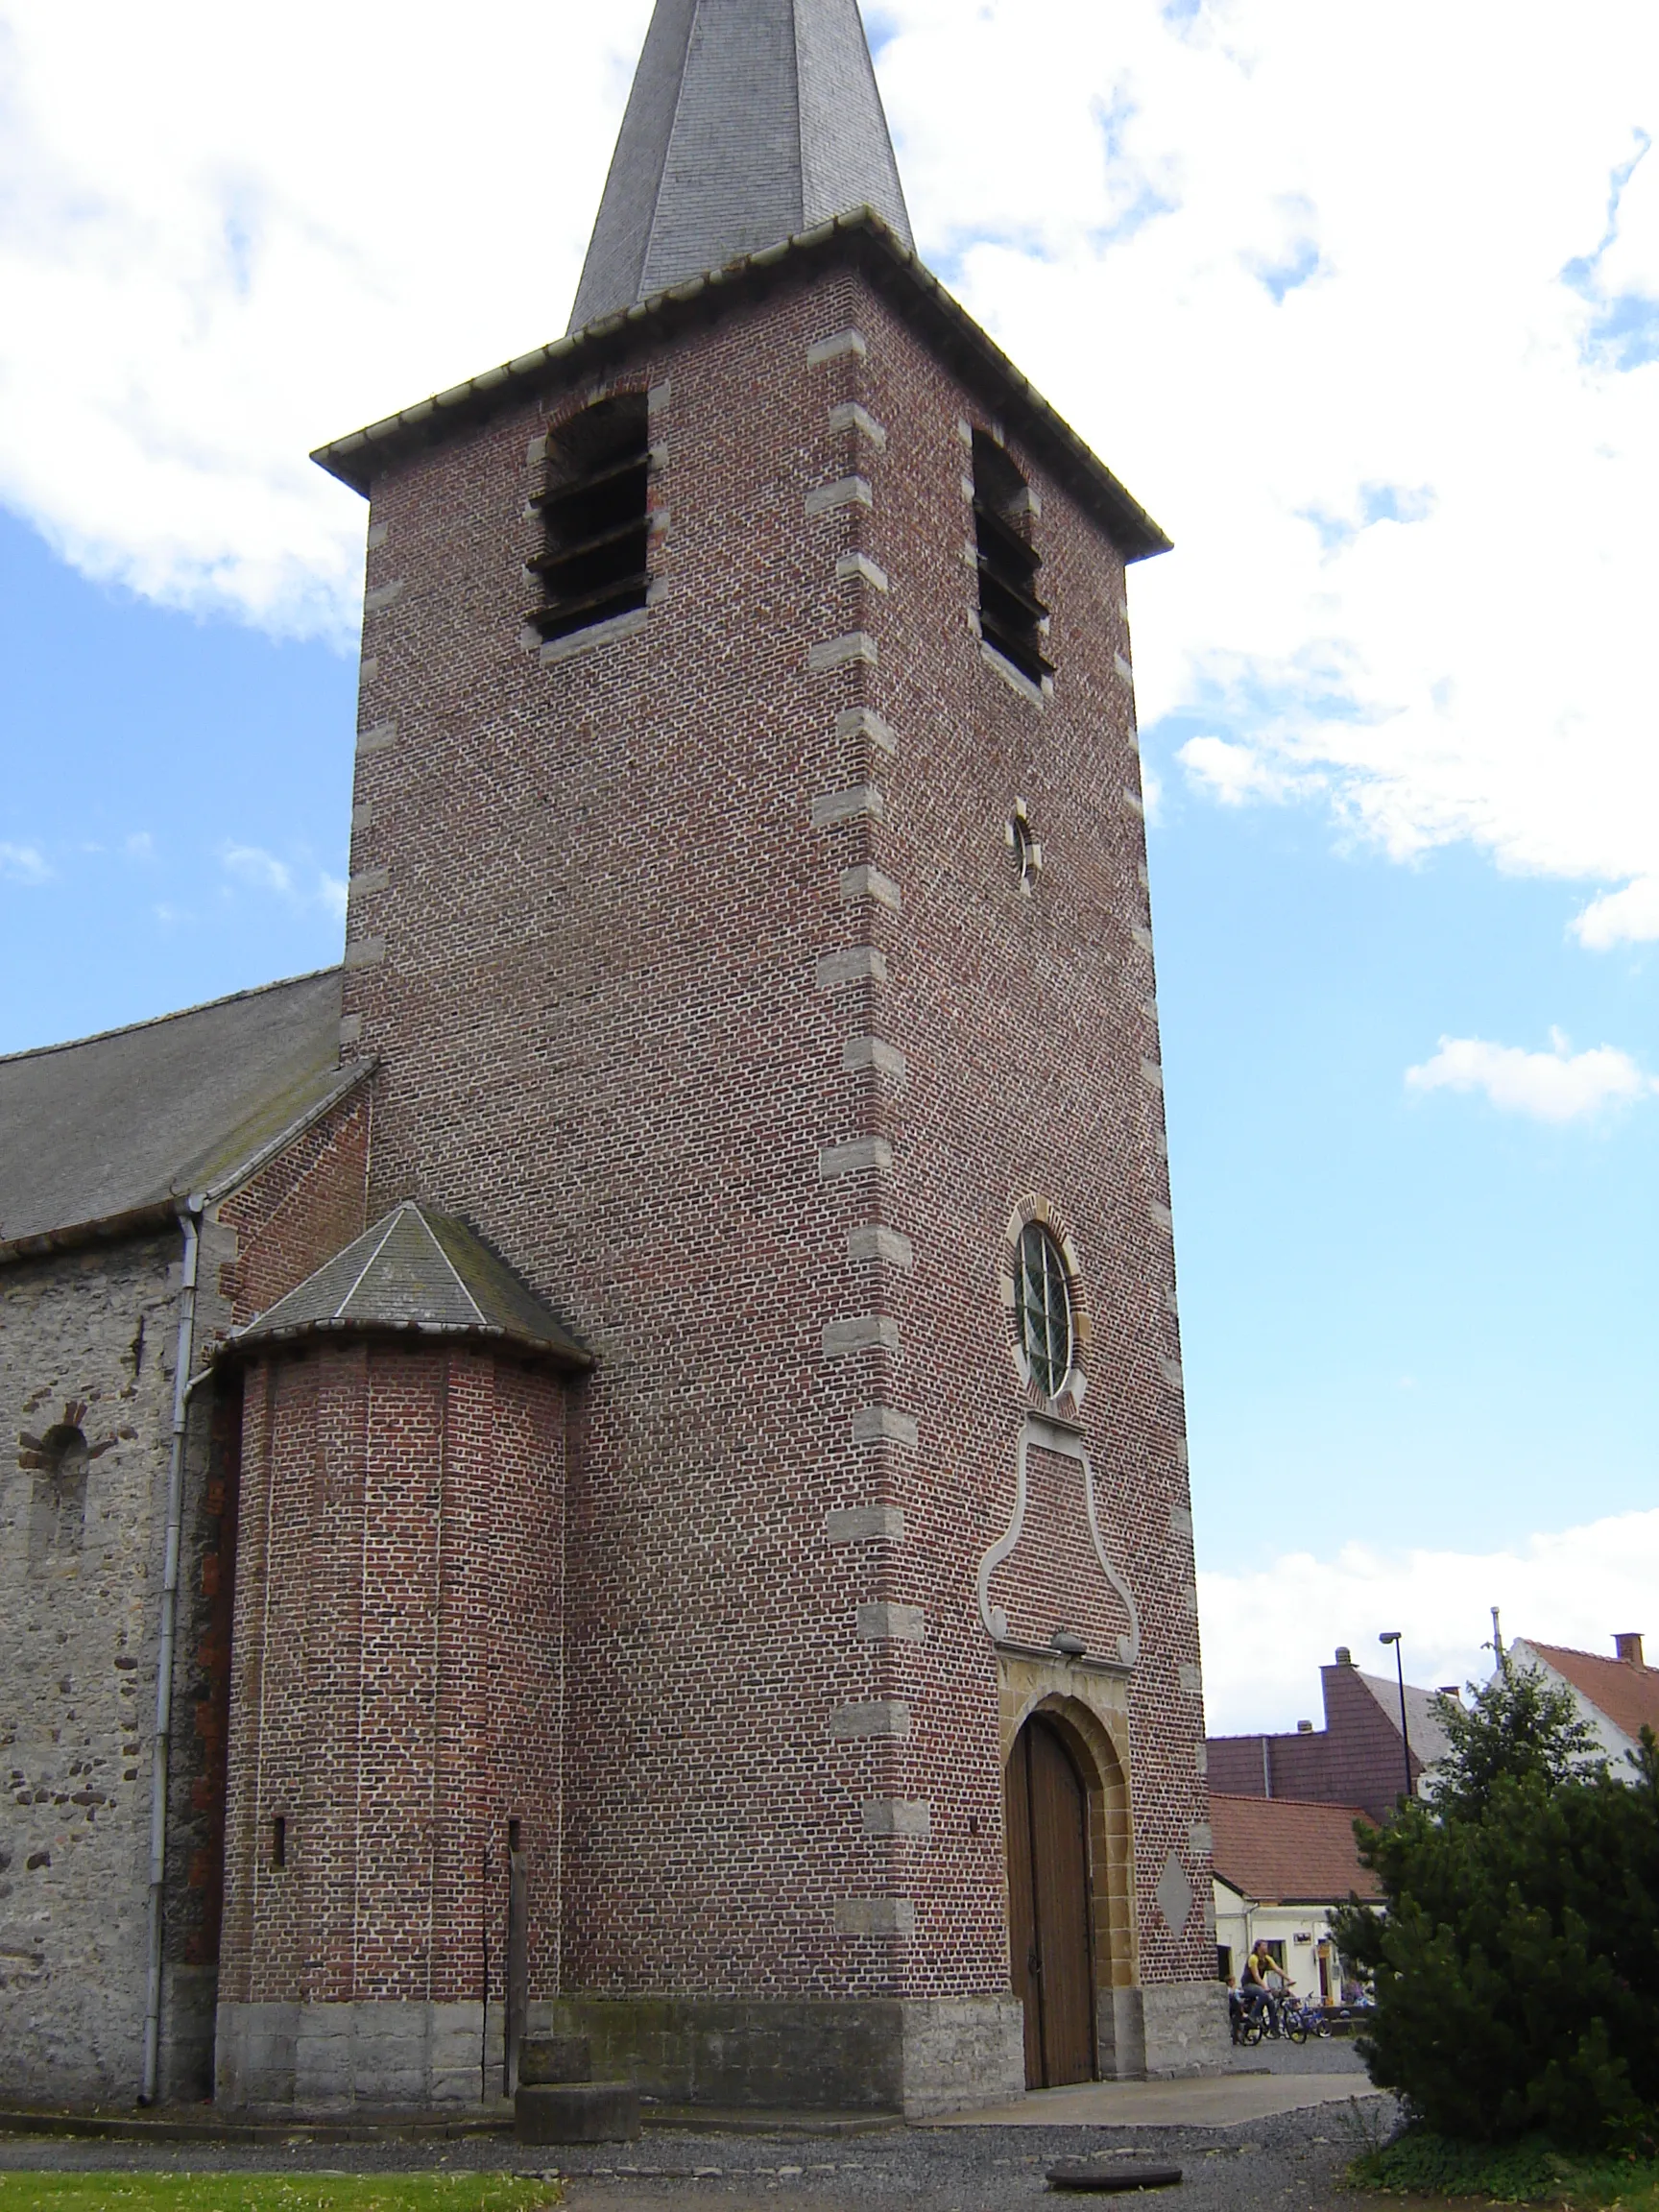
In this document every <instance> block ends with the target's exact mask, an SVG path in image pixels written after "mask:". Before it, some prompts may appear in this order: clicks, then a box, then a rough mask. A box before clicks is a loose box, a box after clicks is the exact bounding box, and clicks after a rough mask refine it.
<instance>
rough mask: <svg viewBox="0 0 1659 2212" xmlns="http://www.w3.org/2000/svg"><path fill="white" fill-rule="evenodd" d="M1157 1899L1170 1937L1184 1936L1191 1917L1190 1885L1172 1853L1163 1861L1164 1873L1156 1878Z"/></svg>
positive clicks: (1182, 1868)
mask: <svg viewBox="0 0 1659 2212" xmlns="http://www.w3.org/2000/svg"><path fill="white" fill-rule="evenodd" d="M1157 1898H1158V1910H1159V1911H1160V1912H1162V1913H1163V1915H1164V1924H1165V1926H1166V1928H1167V1929H1168V1931H1169V1933H1170V1935H1171V1936H1184V1935H1185V1934H1186V1932H1187V1923H1188V1921H1189V1920H1190V1919H1191V1917H1192V1885H1191V1883H1190V1881H1189V1880H1188V1879H1187V1874H1186V1870H1185V1868H1184V1867H1183V1866H1182V1864H1181V1862H1180V1860H1179V1859H1177V1858H1176V1856H1175V1854H1174V1852H1173V1851H1171V1852H1170V1854H1169V1856H1168V1858H1167V1859H1166V1860H1165V1862H1164V1871H1163V1873H1162V1874H1160V1875H1159V1877H1158V1888H1157Z"/></svg>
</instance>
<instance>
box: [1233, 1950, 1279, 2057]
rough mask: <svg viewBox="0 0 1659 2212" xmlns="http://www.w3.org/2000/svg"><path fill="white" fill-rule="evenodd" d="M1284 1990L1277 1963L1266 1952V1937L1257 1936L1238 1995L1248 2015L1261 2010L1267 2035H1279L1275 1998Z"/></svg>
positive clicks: (1277, 1999) (1277, 2008)
mask: <svg viewBox="0 0 1659 2212" xmlns="http://www.w3.org/2000/svg"><path fill="white" fill-rule="evenodd" d="M1285 1986H1286V1982H1285V1976H1284V1974H1283V1972H1282V1971H1281V1969H1280V1965H1279V1961H1278V1960H1277V1959H1275V1958H1274V1956H1273V1954H1272V1952H1271V1951H1269V1950H1268V1948H1267V1939H1266V1937H1265V1936H1259V1937H1258V1938H1257V1941H1256V1947H1255V1949H1254V1950H1253V1951H1252V1952H1251V1953H1250V1954H1249V1956H1248V1957H1247V1958H1246V1960H1245V1961H1244V1972H1243V1976H1242V1978H1241V1980H1240V1983H1239V1990H1238V1993H1239V1995H1240V1996H1241V1997H1242V1999H1243V2000H1244V2003H1245V2005H1246V2006H1247V2007H1248V2008H1250V2009H1251V2010H1252V2011H1262V2010H1265V2012H1266V2015H1267V2018H1266V2029H1267V2032H1268V2033H1269V2034H1270V2035H1277V2034H1278V2032H1279V1997H1280V1992H1281V1991H1282V1990H1283V1989H1284V1988H1285Z"/></svg>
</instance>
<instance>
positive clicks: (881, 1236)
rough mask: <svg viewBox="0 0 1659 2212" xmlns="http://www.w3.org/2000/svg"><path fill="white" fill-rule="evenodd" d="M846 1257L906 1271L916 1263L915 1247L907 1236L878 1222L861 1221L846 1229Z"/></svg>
mask: <svg viewBox="0 0 1659 2212" xmlns="http://www.w3.org/2000/svg"><path fill="white" fill-rule="evenodd" d="M847 1257H848V1259H849V1260H851V1261H853V1262H855V1263H856V1262H870V1261H875V1262H878V1263H879V1264H880V1265H882V1266H884V1267H900V1268H902V1269H903V1270H904V1271H905V1272H906V1273H908V1272H909V1270H910V1269H911V1268H912V1267H914V1266H915V1264H916V1252H915V1247H914V1246H913V1245H912V1244H911V1242H910V1239H909V1238H908V1237H902V1236H901V1235H900V1234H899V1232H898V1230H897V1229H888V1228H885V1227H884V1226H882V1224H880V1223H879V1222H868V1223H863V1224H861V1225H860V1226H859V1227H858V1228H856V1229H849V1230H848V1232H847Z"/></svg>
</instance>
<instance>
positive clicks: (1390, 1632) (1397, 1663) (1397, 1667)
mask: <svg viewBox="0 0 1659 2212" xmlns="http://www.w3.org/2000/svg"><path fill="white" fill-rule="evenodd" d="M1377 1641H1378V1643H1379V1644H1392V1645H1393V1647H1394V1671H1395V1672H1396V1673H1397V1674H1398V1675H1399V1677H1400V1750H1401V1756H1402V1757H1403V1758H1404V1759H1405V1762H1406V1794H1407V1797H1410V1796H1411V1794H1412V1790H1411V1730H1410V1727H1409V1725H1408V1724H1407V1719H1406V1662H1405V1660H1404V1659H1403V1658H1402V1657H1401V1653H1400V1631H1399V1629H1398V1628H1385V1629H1384V1630H1383V1634H1382V1635H1381V1636H1379V1637H1378V1639H1377Z"/></svg>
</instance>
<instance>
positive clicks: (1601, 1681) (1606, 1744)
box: [1211, 1634, 1659, 1773]
mask: <svg viewBox="0 0 1659 2212" xmlns="http://www.w3.org/2000/svg"><path fill="white" fill-rule="evenodd" d="M1613 1649H1614V1654H1615V1655H1614V1657H1612V1658H1611V1659H1605V1658H1603V1657H1602V1656H1601V1655H1600V1653H1599V1652H1596V1651H1573V1650H1569V1649H1567V1648H1565V1647H1563V1646H1561V1645H1559V1644H1535V1643H1533V1642H1532V1641H1531V1640H1530V1638H1528V1637H1525V1636H1518V1637H1516V1639H1515V1640H1514V1642H1513V1643H1512V1644H1511V1645H1510V1647H1509V1650H1508V1655H1507V1656H1508V1661H1509V1664H1510V1665H1511V1666H1515V1667H1530V1668H1533V1669H1535V1670H1536V1671H1538V1672H1539V1673H1541V1674H1543V1675H1544V1676H1545V1677H1546V1678H1547V1679H1548V1680H1550V1681H1551V1682H1555V1683H1558V1684H1560V1686H1561V1687H1562V1688H1563V1689H1565V1690H1567V1691H1570V1692H1571V1694H1572V1696H1573V1701H1574V1703H1575V1705H1576V1706H1577V1708H1578V1714H1579V1717H1580V1719H1584V1720H1586V1721H1588V1722H1589V1724H1590V1726H1591V1727H1592V1728H1593V1729H1594V1730H1595V1731H1596V1741H1597V1742H1598V1743H1599V1744H1600V1746H1601V1748H1602V1750H1603V1751H1605V1752H1606V1754H1607V1757H1608V1758H1609V1760H1610V1761H1611V1762H1612V1765H1613V1768H1614V1771H1615V1772H1616V1773H1623V1771H1624V1762H1625V1760H1626V1759H1627V1758H1628V1757H1629V1756H1630V1754H1631V1753H1632V1752H1633V1751H1634V1750H1635V1749H1636V1746H1637V1744H1638V1743H1640V1742H1641V1740H1642V1731H1643V1729H1644V1728H1651V1729H1653V1730H1655V1731H1656V1732H1659V1667H1649V1666H1648V1665H1647V1659H1646V1657H1645V1656H1644V1653H1643V1647H1642V1639H1641V1637H1640V1636H1638V1635H1633V1634H1632V1635H1623V1636H1615V1637H1614V1639H1613ZM1211 1770H1212V1772H1214V1767H1212V1769H1211Z"/></svg>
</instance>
